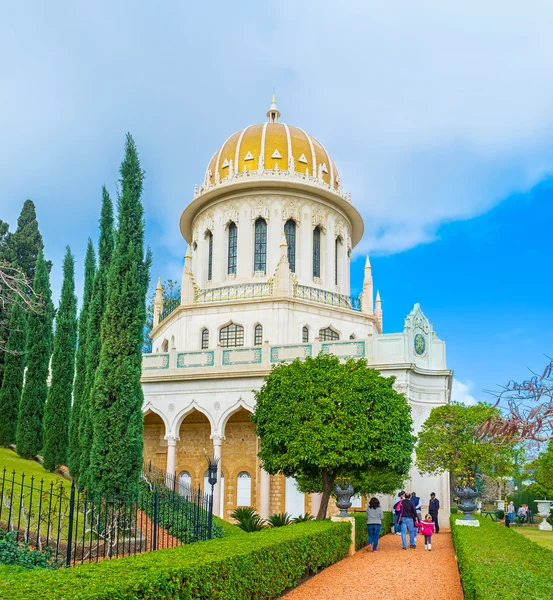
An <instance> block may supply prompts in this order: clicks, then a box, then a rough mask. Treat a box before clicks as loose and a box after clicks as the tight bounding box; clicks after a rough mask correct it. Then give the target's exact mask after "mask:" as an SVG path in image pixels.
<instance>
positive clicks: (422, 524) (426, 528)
mask: <svg viewBox="0 0 553 600" xmlns="http://www.w3.org/2000/svg"><path fill="white" fill-rule="evenodd" d="M415 526H416V527H418V528H419V531H420V533H421V534H422V535H424V549H425V550H432V534H433V533H434V521H432V517H431V516H430V515H426V517H424V521H419V522H418V523H415Z"/></svg>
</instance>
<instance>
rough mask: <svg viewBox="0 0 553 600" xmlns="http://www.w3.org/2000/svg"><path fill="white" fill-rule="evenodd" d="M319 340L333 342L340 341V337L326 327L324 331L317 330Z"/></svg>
mask: <svg viewBox="0 0 553 600" xmlns="http://www.w3.org/2000/svg"><path fill="white" fill-rule="evenodd" d="M319 339H320V340H321V342H335V341H337V340H339V339H340V335H339V334H338V332H336V331H334V329H331V328H330V327H326V328H325V329H319Z"/></svg>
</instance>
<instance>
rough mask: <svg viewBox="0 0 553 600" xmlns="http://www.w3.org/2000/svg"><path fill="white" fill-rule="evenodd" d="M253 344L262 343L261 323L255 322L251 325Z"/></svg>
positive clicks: (259, 344)
mask: <svg viewBox="0 0 553 600" xmlns="http://www.w3.org/2000/svg"><path fill="white" fill-rule="evenodd" d="M253 345H254V346H262V345H263V325H261V323H256V324H255V325H254V326H253Z"/></svg>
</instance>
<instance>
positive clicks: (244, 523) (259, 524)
mask: <svg viewBox="0 0 553 600" xmlns="http://www.w3.org/2000/svg"><path fill="white" fill-rule="evenodd" d="M230 517H231V519H236V521H238V527H240V529H242V530H243V531H246V532H247V533H252V532H253V531H261V530H262V529H263V528H264V527H265V521H264V520H263V519H262V518H261V517H260V516H259V515H258V514H257V513H256V512H255V510H254V509H253V508H250V507H239V508H235V509H234V511H233V512H232V513H231V515H230Z"/></svg>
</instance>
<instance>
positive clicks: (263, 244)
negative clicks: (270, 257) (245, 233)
mask: <svg viewBox="0 0 553 600" xmlns="http://www.w3.org/2000/svg"><path fill="white" fill-rule="evenodd" d="M253 270H254V272H255V273H266V272H267V222H266V221H265V219H262V218H261V217H259V218H258V219H256V221H255V247H254V260H253Z"/></svg>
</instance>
